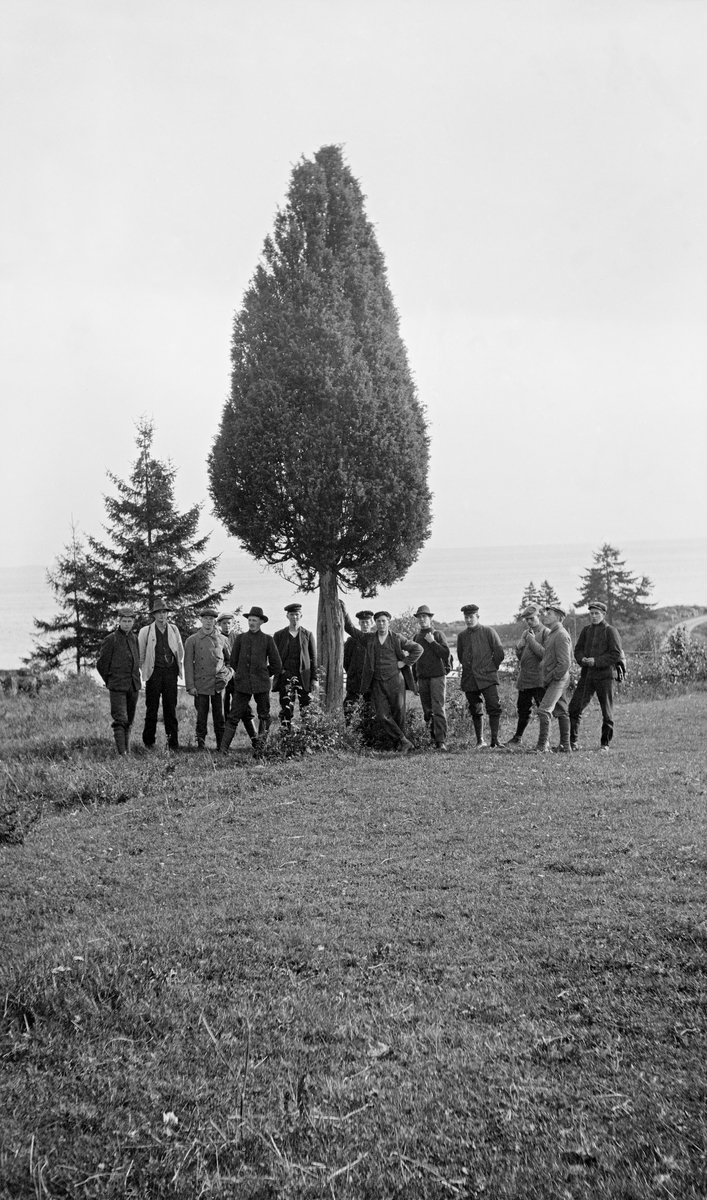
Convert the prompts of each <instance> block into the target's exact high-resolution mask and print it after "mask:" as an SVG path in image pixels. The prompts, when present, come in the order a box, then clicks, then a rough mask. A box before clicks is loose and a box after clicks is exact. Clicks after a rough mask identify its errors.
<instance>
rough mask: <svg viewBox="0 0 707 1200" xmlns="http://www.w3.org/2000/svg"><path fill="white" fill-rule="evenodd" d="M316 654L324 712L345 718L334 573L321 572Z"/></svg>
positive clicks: (341, 641)
mask: <svg viewBox="0 0 707 1200" xmlns="http://www.w3.org/2000/svg"><path fill="white" fill-rule="evenodd" d="M317 652H318V656H319V664H320V671H319V677H320V680H321V687H322V689H323V692H324V697H323V699H324V711H325V712H327V713H328V714H329V715H330V716H335V717H343V705H344V620H343V617H342V615H341V606H340V604H339V586H338V579H337V576H336V575H335V573H334V572H333V571H322V573H321V575H320V576H319V607H318V611H317Z"/></svg>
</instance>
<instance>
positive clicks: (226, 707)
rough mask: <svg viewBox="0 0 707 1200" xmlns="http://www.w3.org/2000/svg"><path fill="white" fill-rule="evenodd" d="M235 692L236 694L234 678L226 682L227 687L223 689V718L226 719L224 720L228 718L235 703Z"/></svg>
mask: <svg viewBox="0 0 707 1200" xmlns="http://www.w3.org/2000/svg"><path fill="white" fill-rule="evenodd" d="M235 694H236V688H235V684H234V682H233V680H232V679H229V681H228V683H227V684H226V686H225V688H224V689H223V719H224V721H227V720H228V714H229V713H230V711H231V705H232V704H233V697H234V696H235Z"/></svg>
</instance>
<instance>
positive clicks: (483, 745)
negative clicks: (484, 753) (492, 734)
mask: <svg viewBox="0 0 707 1200" xmlns="http://www.w3.org/2000/svg"><path fill="white" fill-rule="evenodd" d="M488 748H489V747H488V742H485V741H484V739H483V738H482V739H481V741H479V742H477V743H476V745H475V746H474V749H475V750H488Z"/></svg>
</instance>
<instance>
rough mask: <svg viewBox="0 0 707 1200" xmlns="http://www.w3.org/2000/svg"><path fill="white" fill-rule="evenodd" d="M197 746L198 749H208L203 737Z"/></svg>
mask: <svg viewBox="0 0 707 1200" xmlns="http://www.w3.org/2000/svg"><path fill="white" fill-rule="evenodd" d="M196 748H197V750H205V749H206V742H205V741H204V740H203V738H199V740H198V742H197V743H196Z"/></svg>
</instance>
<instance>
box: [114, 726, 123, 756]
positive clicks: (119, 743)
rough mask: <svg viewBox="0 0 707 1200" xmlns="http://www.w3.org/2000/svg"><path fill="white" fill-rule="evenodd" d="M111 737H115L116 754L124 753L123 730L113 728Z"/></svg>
mask: <svg viewBox="0 0 707 1200" xmlns="http://www.w3.org/2000/svg"><path fill="white" fill-rule="evenodd" d="M113 737H114V739H115V748H116V750H117V751H118V754H125V730H124V729H114V730H113Z"/></svg>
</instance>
